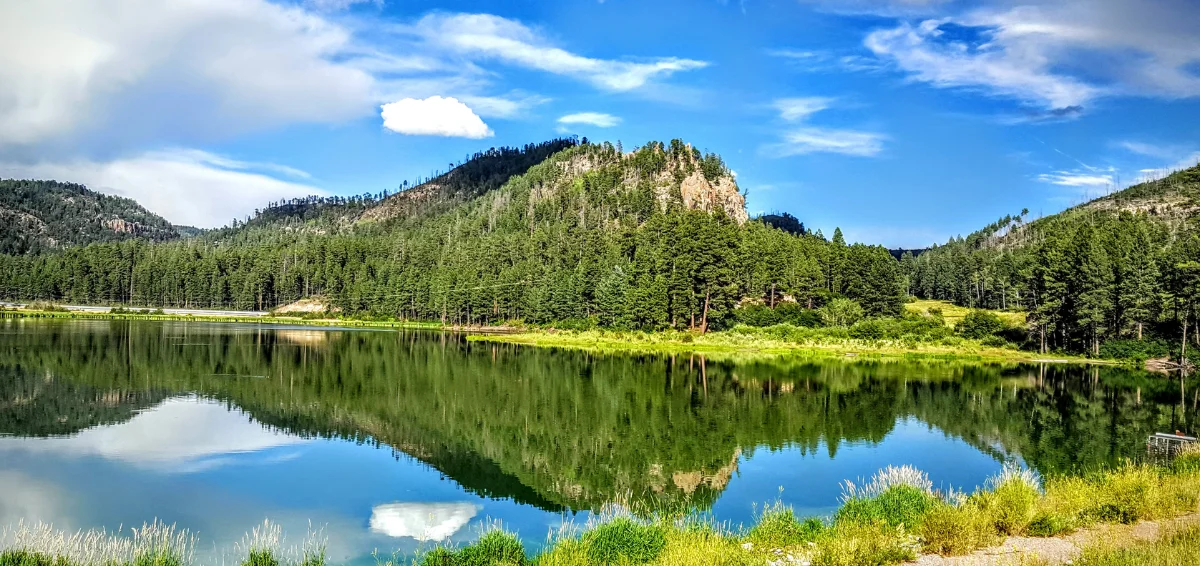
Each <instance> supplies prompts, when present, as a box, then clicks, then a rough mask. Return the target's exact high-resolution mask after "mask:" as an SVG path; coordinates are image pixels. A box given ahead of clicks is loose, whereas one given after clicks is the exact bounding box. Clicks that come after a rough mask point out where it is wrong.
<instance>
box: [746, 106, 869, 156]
mask: <svg viewBox="0 0 1200 566" xmlns="http://www.w3.org/2000/svg"><path fill="white" fill-rule="evenodd" d="M835 102H836V99H833V98H826V97H816V96H812V97H795V98H780V99H777V100H775V101H774V103H773V107H774V108H775V110H777V111H778V112H779V117H780V119H782V120H783V121H785V122H788V123H790V124H796V125H795V126H792V127H791V128H790V129H788V130H786V131H785V132H784V133H783V134H782V136H781V137H782V141H780V142H778V143H773V144H768V145H766V146H764V147H763V150H764V151H765V152H766V153H767V154H769V155H772V156H774V157H788V156H793V155H807V154H810V153H838V154H842V155H852V156H858V157H872V156H874V155H878V154H879V152H881V151H883V143H884V141H886V140H887V136H886V135H884V134H881V133H878V132H868V131H863V130H852V129H841V128H827V127H819V126H812V125H807V124H806V122H807V121H808V119H809V118H810V117H812V115H813V114H816V113H817V112H820V111H822V110H826V109H828V108H831V107H832V106H833V105H834V103H835Z"/></svg>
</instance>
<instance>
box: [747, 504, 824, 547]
mask: <svg viewBox="0 0 1200 566" xmlns="http://www.w3.org/2000/svg"><path fill="white" fill-rule="evenodd" d="M826 529H827V527H826V526H825V523H824V522H822V521H821V520H820V519H817V518H813V517H809V518H807V519H804V520H800V519H798V518H797V517H796V515H795V513H794V512H793V511H792V508H791V507H788V506H786V505H783V504H782V503H775V504H773V505H770V506H768V507H767V508H766V509H764V510H763V513H762V515H759V516H758V518H757V520H756V521H755V523H754V526H753V527H751V528H750V530H748V531H746V535H745V538H746V540H747V541H749V542H750V543H751V544H753V545H754V546H756V547H769V548H778V547H787V546H798V545H801V544H804V543H808V542H812V541H814V540H816V539H817V538H818V537H819V536H820V535H821V534H822V533H824V532H825V530H826Z"/></svg>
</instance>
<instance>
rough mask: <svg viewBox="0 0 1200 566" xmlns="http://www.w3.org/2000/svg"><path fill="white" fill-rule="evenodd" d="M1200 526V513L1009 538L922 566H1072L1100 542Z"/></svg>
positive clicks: (931, 558) (929, 558)
mask: <svg viewBox="0 0 1200 566" xmlns="http://www.w3.org/2000/svg"><path fill="white" fill-rule="evenodd" d="M1190 525H1200V513H1194V514H1191V515H1184V516H1182V517H1176V518H1174V519H1166V520H1162V521H1142V522H1140V523H1137V524H1136V525H1097V526H1095V527H1092V528H1088V529H1083V530H1080V531H1077V532H1075V533H1072V534H1070V535H1067V536H1065V537H1057V538H1031V537H1008V539H1007V540H1005V541H1004V544H1001V545H1000V546H993V547H991V548H985V549H982V550H977V551H975V552H973V553H971V554H969V555H967V556H938V555H936V554H927V555H924V556H922V557H920V558H918V559H917V560H916V561H913V562H909V564H914V565H918V566H1015V565H1019V564H1021V562H1022V560H1023V559H1026V558H1034V557H1036V558H1040V559H1042V560H1045V561H1047V562H1049V563H1050V564H1069V563H1070V562H1071V561H1072V560H1074V559H1075V557H1077V556H1078V555H1079V552H1080V549H1082V548H1083V547H1085V546H1087V545H1089V544H1091V543H1092V542H1095V541H1098V540H1104V541H1113V540H1129V541H1143V540H1155V539H1157V538H1159V537H1160V536H1162V533H1163V532H1164V531H1166V530H1168V529H1170V528H1172V527H1184V526H1190Z"/></svg>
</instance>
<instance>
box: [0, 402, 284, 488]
mask: <svg viewBox="0 0 1200 566" xmlns="http://www.w3.org/2000/svg"><path fill="white" fill-rule="evenodd" d="M304 442H305V440H304V439H302V438H300V437H297V436H292V435H287V434H283V433H280V432H274V431H270V430H267V429H266V428H265V427H263V426H262V425H260V424H257V423H255V422H253V421H250V420H249V419H247V418H246V417H245V416H244V415H241V414H238V413H236V412H230V411H229V409H228V408H226V407H225V405H224V404H223V403H219V402H216V401H208V400H200V399H197V398H194V397H181V398H175V399H168V400H166V401H164V402H163V403H162V404H160V405H158V406H157V407H154V408H152V409H148V410H146V411H143V412H141V413H139V414H138V415H136V416H134V417H133V418H132V419H130V420H129V421H127V422H124V423H121V424H117V425H109V426H101V427H96V428H90V429H87V430H84V431H82V432H80V433H79V434H76V435H75V436H71V437H68V438H0V452H10V453H11V452H21V451H29V452H53V453H56V454H64V453H65V454H73V455H76V456H100V457H102V458H106V459H110V460H117V461H120V462H124V463H127V464H132V465H135V466H140V467H143V468H149V469H166V470H171V471H183V472H188V471H198V470H203V469H211V468H212V467H213V466H214V465H219V464H221V463H223V462H225V461H226V458H227V457H230V456H234V455H237V454H244V453H250V452H258V451H262V450H266V449H269V448H276V447H280V446H290V445H296V444H302V443H304Z"/></svg>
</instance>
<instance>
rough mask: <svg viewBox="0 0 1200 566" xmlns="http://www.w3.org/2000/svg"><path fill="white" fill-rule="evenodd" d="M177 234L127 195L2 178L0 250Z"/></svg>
mask: <svg viewBox="0 0 1200 566" xmlns="http://www.w3.org/2000/svg"><path fill="white" fill-rule="evenodd" d="M178 237H179V233H178V232H177V231H176V230H175V227H173V226H171V224H170V223H169V222H167V221H166V220H163V219H162V218H161V217H159V216H156V215H154V214H153V213H151V212H150V211H148V210H146V209H145V208H142V207H141V205H139V204H138V203H136V202H134V201H133V200H130V199H127V198H122V197H116V196H109V195H104V194H100V193H96V192H92V191H90V190H88V189H87V188H85V187H84V186H83V185H76V184H72V183H59V182H56V181H18V180H9V179H0V254H12V255H25V254H37V253H41V252H46V251H51V250H55V249H61V248H65V247H68V246H79V245H86V244H90V243H93V242H118V241H123V240H129V239H132V238H141V239H145V240H151V241H165V240H172V239H176V238H178Z"/></svg>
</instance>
